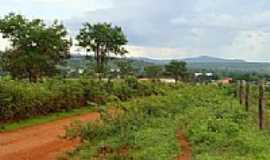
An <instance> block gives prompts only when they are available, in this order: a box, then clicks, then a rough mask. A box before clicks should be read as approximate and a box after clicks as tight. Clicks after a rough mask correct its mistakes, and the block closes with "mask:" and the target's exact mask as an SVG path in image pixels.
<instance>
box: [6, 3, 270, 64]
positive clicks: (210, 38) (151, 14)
mask: <svg viewBox="0 0 270 160" xmlns="http://www.w3.org/2000/svg"><path fill="white" fill-rule="evenodd" d="M31 1H33V2H34V1H35V3H41V2H42V3H48V2H49V1H50V3H56V2H57V4H58V5H59V6H61V5H60V4H62V3H65V4H66V5H64V6H66V8H67V9H65V10H63V11H62V10H60V11H59V12H61V14H65V15H66V14H67V15H73V13H74V11H77V10H78V9H77V8H76V9H74V10H72V12H71V11H70V12H71V13H70V14H68V12H69V10H70V8H74V7H73V5H72V4H76V3H78V4H84V3H82V2H85V4H88V3H86V2H88V1H86V0H78V2H75V0H70V1H64V0H57V1H51V0H31ZM71 1H72V3H71ZM11 2H13V3H18V2H19V1H18V0H11ZM80 2H81V3H80ZM97 2H98V3H97ZM109 2H110V3H109ZM95 3H96V4H98V5H95V7H94V8H92V9H91V6H89V11H85V10H86V9H87V7H86V6H85V7H83V6H82V5H76V6H77V7H79V8H83V9H82V10H78V13H77V14H74V16H73V17H71V18H66V16H65V18H66V19H65V20H64V23H65V24H66V25H67V27H68V28H69V30H70V32H71V34H72V35H73V36H75V35H76V34H77V32H78V30H79V28H80V27H81V24H82V23H84V22H92V23H97V22H111V23H113V24H115V25H120V26H122V27H123V29H124V31H125V33H126V34H127V36H128V38H129V48H130V50H131V53H134V54H135V55H136V54H139V55H141V56H151V57H154V58H173V57H184V56H185V57H186V56H196V55H210V56H218V57H224V58H244V59H247V60H252V61H268V60H270V54H268V53H269V52H270V47H268V45H269V44H270V27H269V26H270V1H269V0H257V1H251V0H103V1H99V0H91V3H89V4H95ZM89 4H88V5H89ZM101 6H107V7H105V8H102V7H101ZM18 8H19V7H18ZM41 8H42V7H41ZM59 8H60V7H59ZM37 10H38V8H37ZM47 12H48V11H47ZM47 12H44V15H47V14H49V13H47ZM81 12H84V13H83V14H80V13H81ZM52 13H53V14H54V13H56V12H55V10H54V12H52ZM59 14H60V13H59ZM61 14H60V15H61ZM49 15H50V14H49Z"/></svg>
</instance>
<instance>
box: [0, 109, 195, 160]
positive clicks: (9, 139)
mask: <svg viewBox="0 0 270 160" xmlns="http://www.w3.org/2000/svg"><path fill="white" fill-rule="evenodd" d="M98 118H99V114H98V113H88V114H85V115H83V116H76V117H70V118H65V119H62V120H58V121H54V122H51V123H47V124H43V125H37V126H33V127H28V128H24V129H19V130H17V131H14V132H6V133H0V160H54V159H56V157H57V155H58V154H59V153H62V152H64V151H67V150H70V149H72V148H74V147H76V146H77V145H78V144H79V142H78V141H68V140H63V139H61V138H59V136H61V135H63V134H64V133H65V127H66V126H68V125H69V124H70V123H71V122H72V121H75V120H80V121H82V122H86V121H93V120H96V119H98ZM177 138H178V140H179V143H180V144H181V151H182V154H181V155H180V156H179V157H178V159H177V160H191V152H192V151H191V145H190V144H189V143H188V140H187V138H186V137H185V136H184V134H182V133H181V132H178V134H177Z"/></svg>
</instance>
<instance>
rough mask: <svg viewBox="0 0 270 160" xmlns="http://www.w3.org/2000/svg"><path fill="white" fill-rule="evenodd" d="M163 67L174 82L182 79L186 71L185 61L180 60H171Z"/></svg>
mask: <svg viewBox="0 0 270 160" xmlns="http://www.w3.org/2000/svg"><path fill="white" fill-rule="evenodd" d="M165 68H166V72H167V73H168V74H169V75H171V76H173V77H174V79H175V81H176V82H177V81H179V80H180V79H183V78H184V76H185V74H186V72H187V68H186V62H181V61H175V60H172V61H171V62H170V64H168V65H166V66H165Z"/></svg>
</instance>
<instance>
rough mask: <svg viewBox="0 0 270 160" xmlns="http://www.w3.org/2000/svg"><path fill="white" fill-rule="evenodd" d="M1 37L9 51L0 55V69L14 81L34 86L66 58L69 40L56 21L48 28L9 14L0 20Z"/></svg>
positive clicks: (54, 70)
mask: <svg viewBox="0 0 270 160" xmlns="http://www.w3.org/2000/svg"><path fill="white" fill-rule="evenodd" d="M0 33H2V35H3V38H7V39H8V40H9V41H10V42H11V48H10V49H8V50H6V51H5V53H4V54H2V55H1V61H2V63H1V64H2V68H3V70H4V71H8V72H9V73H10V74H11V75H12V76H13V77H15V78H19V79H22V78H28V79H29V80H30V81H32V82H33V81H37V80H38V79H39V78H41V77H42V76H50V75H52V74H54V73H56V71H57V68H56V65H57V64H60V63H61V62H63V60H64V59H65V58H68V57H69V48H70V46H71V40H70V39H69V38H67V31H66V29H65V27H64V26H63V25H62V24H60V23H58V22H57V21H54V22H53V23H52V24H51V25H49V26H47V25H46V24H45V23H44V22H43V20H40V19H32V20H29V19H26V18H25V17H23V16H22V15H17V14H14V13H10V14H9V15H7V16H5V17H4V18H2V19H0Z"/></svg>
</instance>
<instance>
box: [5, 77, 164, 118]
mask: <svg viewBox="0 0 270 160" xmlns="http://www.w3.org/2000/svg"><path fill="white" fill-rule="evenodd" d="M160 87H161V88H166V85H157V86H154V85H153V84H152V83H150V82H149V83H147V84H146V83H142V82H139V81H137V79H136V78H133V77H129V78H127V79H126V80H119V81H113V82H106V81H97V80H93V79H86V78H84V79H71V80H61V79H49V80H46V81H44V82H43V83H34V84H32V83H27V82H22V81H13V80H0V122H6V121H15V120H21V119H25V118H29V117H32V116H37V115H47V114H49V113H53V112H61V111H69V110H71V109H74V108H79V107H83V106H86V105H87V104H93V103H95V104H97V105H104V104H105V103H106V102H109V101H119V100H122V101H125V100H128V99H131V98H133V97H138V96H149V95H152V94H159V93H161V90H160V89H157V88H160Z"/></svg>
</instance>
